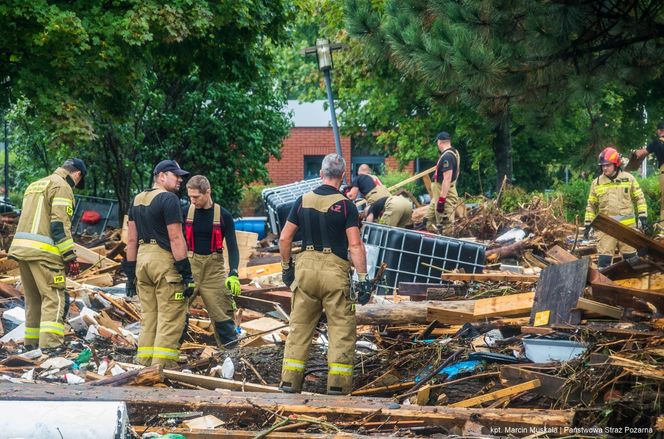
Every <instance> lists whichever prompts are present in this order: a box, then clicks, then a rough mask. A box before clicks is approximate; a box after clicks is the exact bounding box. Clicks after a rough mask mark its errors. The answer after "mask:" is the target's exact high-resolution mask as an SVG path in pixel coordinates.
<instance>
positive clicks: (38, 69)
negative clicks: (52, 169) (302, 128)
mask: <svg viewBox="0 0 664 439" xmlns="http://www.w3.org/2000/svg"><path fill="white" fill-rule="evenodd" d="M291 12H292V11H291V9H290V5H289V3H288V2H286V1H282V0H251V1H245V2H233V1H208V0H167V1H154V0H147V1H144V2H138V3H126V2H111V3H109V2H102V1H73V2H70V1H46V0H36V1H35V2H21V1H18V0H9V1H8V2H4V3H3V4H2V5H0V17H2V18H3V23H4V26H3V28H2V30H0V77H2V78H9V80H8V81H5V82H4V83H3V85H4V88H3V90H2V91H3V93H4V96H5V98H6V99H5V100H4V101H2V103H0V106H6V105H14V106H16V105H17V104H16V103H17V101H18V100H19V99H23V100H24V101H23V102H26V103H29V106H28V107H27V109H25V110H24V111H19V112H16V114H17V116H18V117H19V118H20V120H19V119H15V127H16V130H15V134H16V135H21V134H25V133H29V132H34V130H29V129H28V128H29V127H31V126H32V127H39V133H45V135H40V136H37V135H36V134H34V135H33V136H32V137H31V138H30V139H23V140H21V139H15V142H16V144H21V143H23V144H25V143H28V142H30V141H37V142H48V143H47V144H44V143H41V144H38V145H34V146H33V148H35V149H37V150H40V151H42V150H43V151H46V153H45V155H46V156H47V158H48V160H49V161H52V159H53V158H55V157H59V155H79V156H81V157H82V158H84V159H86V160H89V161H90V162H91V163H92V164H93V166H91V172H92V173H93V177H94V178H93V180H94V181H98V182H99V185H98V186H99V191H100V192H103V191H104V190H109V189H111V190H112V191H113V192H114V193H115V195H116V197H117V198H118V200H119V202H120V207H121V208H120V213H121V214H122V213H123V212H125V211H126V208H127V205H128V204H127V203H128V201H129V198H130V192H131V191H132V190H135V189H137V188H140V187H144V186H145V185H148V184H149V170H150V169H151V167H152V166H153V165H154V163H155V162H156V161H157V159H161V158H163V156H160V157H157V155H156V154H157V153H162V154H168V155H170V156H172V157H175V158H185V159H187V158H188V157H193V156H198V157H200V158H204V157H213V155H212V154H211V153H210V152H216V151H218V150H220V149H221V150H223V151H224V152H225V154H224V155H223V159H221V160H219V161H218V162H217V163H213V162H212V161H209V162H208V166H207V167H205V168H204V170H205V171H206V172H209V173H211V174H213V175H214V177H213V184H217V185H222V184H232V185H231V186H230V187H229V193H230V194H231V195H233V194H236V193H237V190H236V189H235V185H236V184H243V183H249V182H251V181H253V179H260V178H264V177H265V176H266V172H265V169H264V163H265V162H266V161H267V157H268V156H269V154H275V153H276V152H277V146H278V145H279V144H280V143H281V139H282V138H283V137H284V136H285V135H286V133H287V122H286V120H285V119H284V117H283V116H282V115H281V114H280V110H281V108H280V102H282V101H283V99H282V97H281V95H280V94H279V93H278V92H276V91H275V90H274V88H273V87H272V86H271V85H272V82H271V79H270V77H271V73H272V70H271V69H272V67H271V63H272V52H271V50H272V47H274V45H275V44H278V43H279V42H280V41H281V40H282V39H283V38H284V35H285V34H284V27H285V25H286V23H287V22H288V20H289V18H290V14H291ZM241 95H244V98H243V99H241V98H240V96H241ZM226 98H228V99H229V101H230V102H235V103H236V104H238V105H242V107H239V108H234V109H233V110H232V111H230V110H229V109H228V108H225V111H223V112H222V111H221V110H222V109H224V106H223V105H222V104H223V102H222V101H223V100H224V99H226ZM195 99H202V100H201V101H199V102H195ZM213 105H215V106H216V108H215V107H212V106H213ZM252 117H256V118H260V119H258V120H259V121H258V122H257V121H256V120H254V121H252V123H249V120H248V119H249V118H252ZM263 121H264V122H265V123H263ZM268 124H269V125H268ZM19 127H22V128H20V129H19ZM192 127H197V128H201V129H203V128H205V130H203V131H202V132H200V133H196V132H194V131H193V128H192ZM23 128H25V129H23ZM178 128H181V129H179V130H178V131H176V132H166V131H167V130H170V129H173V130H176V129H178ZM240 129H242V130H243V132H242V134H241V135H240V134H239V133H238V131H237V130H240ZM215 136H218V137H215ZM261 140H262V141H264V142H265V143H263V144H260V145H259V141H261ZM164 142H165V143H164ZM221 142H230V143H229V144H228V145H224V146H223V148H225V149H222V147H220V144H221ZM252 148H257V150H256V151H252V150H251V149H252ZM61 152H64V153H65V154H60V153H61ZM250 160H253V161H250ZM56 161H57V160H56ZM49 164H51V165H52V163H49ZM239 164H242V165H243V166H242V167H240V166H238V165H239ZM94 165H96V166H94ZM238 168H242V169H240V170H238ZM221 189H222V191H223V190H224V189H225V188H224V187H223V186H222V187H221ZM227 204H229V205H231V206H232V205H234V204H235V200H234V199H230V200H228V202H227Z"/></svg>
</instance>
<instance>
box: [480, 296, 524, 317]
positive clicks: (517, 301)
mask: <svg viewBox="0 0 664 439" xmlns="http://www.w3.org/2000/svg"><path fill="white" fill-rule="evenodd" d="M534 300H535V293H520V294H510V295H507V296H500V297H490V298H486V299H478V300H475V309H474V311H473V314H474V315H475V316H478V317H495V316H521V315H530V310H531V309H532V307H533V302H534Z"/></svg>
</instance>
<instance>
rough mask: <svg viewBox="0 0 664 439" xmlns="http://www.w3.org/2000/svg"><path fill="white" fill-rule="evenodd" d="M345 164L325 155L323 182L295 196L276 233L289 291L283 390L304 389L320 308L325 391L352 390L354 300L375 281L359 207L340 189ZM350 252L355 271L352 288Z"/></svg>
mask: <svg viewBox="0 0 664 439" xmlns="http://www.w3.org/2000/svg"><path fill="white" fill-rule="evenodd" d="M345 169H346V163H345V161H344V159H343V158H342V157H341V156H339V155H337V154H328V155H327V156H325V158H324V159H323V164H322V166H321V170H320V176H321V178H322V180H323V184H322V185H321V186H319V187H317V188H316V189H314V190H313V191H312V192H308V193H306V194H304V195H303V196H301V197H300V198H298V199H297V200H296V201H295V204H294V205H293V207H292V209H291V211H290V214H289V215H288V220H287V221H286V224H285V226H284V228H283V230H282V231H281V236H280V238H279V252H280V254H281V258H282V267H283V273H282V276H283V280H284V283H285V284H286V285H288V286H290V288H291V290H293V299H292V300H293V302H292V309H291V315H290V332H289V334H288V338H287V339H286V347H285V350H284V360H283V365H282V372H281V385H280V388H281V389H282V390H284V391H286V392H300V391H302V381H303V379H304V367H305V363H306V361H307V357H308V352H309V346H311V340H312V337H313V333H314V329H315V328H316V324H317V323H318V319H319V317H320V315H321V312H322V311H323V310H324V311H325V314H326V316H327V323H328V326H327V328H328V339H329V348H328V352H327V361H328V367H329V371H328V375H327V393H328V394H331V395H345V394H348V393H350V392H351V390H352V384H353V362H354V354H355V339H356V333H355V330H356V324H355V302H358V303H360V304H362V305H364V304H366V303H367V302H368V301H369V299H370V297H371V294H372V291H373V285H372V283H371V282H370V281H369V280H368V279H367V266H366V256H365V249H364V244H363V243H362V240H361V239H360V229H359V221H358V213H357V208H356V207H355V205H354V204H353V203H352V202H351V201H350V200H348V199H347V198H346V197H345V196H344V195H343V194H342V193H341V192H339V187H340V185H341V182H342V181H343V178H344V174H345ZM298 229H302V235H303V236H304V239H303V240H302V252H301V253H300V254H299V255H298V256H297V260H296V262H295V264H293V260H292V258H291V244H292V242H293V237H294V236H295V233H296V232H297V231H298ZM349 253H350V259H351V260H352V262H353V266H354V267H355V271H356V272H357V274H358V278H357V280H356V281H353V288H351V281H350V278H349V273H350V267H351V263H350V261H349V260H348V254H349Z"/></svg>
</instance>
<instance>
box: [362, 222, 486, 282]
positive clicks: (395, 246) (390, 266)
mask: <svg viewBox="0 0 664 439" xmlns="http://www.w3.org/2000/svg"><path fill="white" fill-rule="evenodd" d="M362 241H363V242H364V243H365V245H367V246H372V247H374V248H369V249H368V254H369V255H370V256H369V259H370V260H369V265H370V266H377V265H380V264H381V263H383V262H385V263H386V264H387V269H386V270H385V275H384V277H383V280H382V281H381V282H380V283H379V284H378V294H391V293H392V292H393V291H394V290H395V289H396V288H398V286H399V283H400V282H422V283H433V284H440V283H441V274H442V272H441V269H442V270H445V271H449V270H454V269H463V271H465V272H466V273H481V272H482V270H483V268H484V265H485V263H486V257H485V251H486V246H484V245H483V244H478V243H476V242H470V241H465V240H462V239H455V238H449V237H446V236H439V235H433V234H430V233H423V232H416V231H412V230H407V229H402V228H399V227H390V226H385V225H381V224H375V223H366V224H365V225H364V226H363V228H362Z"/></svg>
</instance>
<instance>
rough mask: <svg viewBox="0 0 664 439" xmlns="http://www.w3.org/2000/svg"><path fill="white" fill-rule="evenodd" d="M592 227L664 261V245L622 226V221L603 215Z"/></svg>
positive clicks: (596, 219)
mask: <svg viewBox="0 0 664 439" xmlns="http://www.w3.org/2000/svg"><path fill="white" fill-rule="evenodd" d="M591 225H592V227H594V228H595V229H596V230H599V231H601V232H604V233H606V234H607V235H610V236H613V237H614V238H616V239H617V240H618V241H621V242H624V243H625V244H627V245H630V246H632V247H634V248H635V249H637V250H642V249H645V250H647V252H648V255H650V256H652V257H654V258H657V259H659V260H664V245H662V244H660V243H659V242H657V241H655V240H654V239H651V238H649V237H648V236H646V235H644V234H643V233H641V232H640V231H638V230H637V229H633V228H631V227H628V226H626V225H624V224H621V223H620V221H616V220H614V219H613V218H611V217H609V216H606V215H604V214H601V213H600V214H599V215H597V216H596V217H595V219H594V220H593V222H592V223H591Z"/></svg>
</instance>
